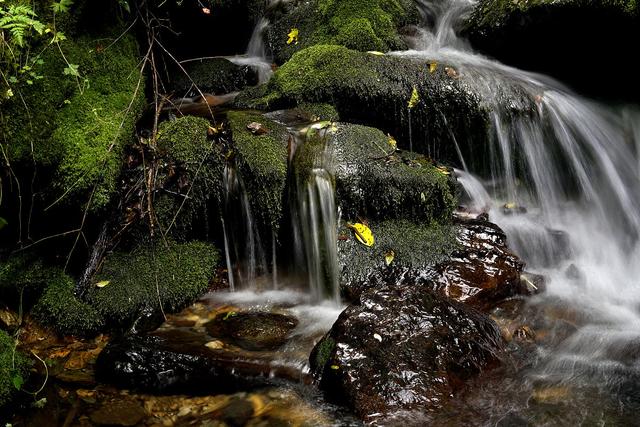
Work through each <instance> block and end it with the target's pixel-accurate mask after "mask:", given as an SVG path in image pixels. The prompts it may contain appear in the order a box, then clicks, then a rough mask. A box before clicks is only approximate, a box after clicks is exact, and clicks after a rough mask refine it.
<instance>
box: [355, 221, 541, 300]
mask: <svg viewBox="0 0 640 427" xmlns="http://www.w3.org/2000/svg"><path fill="white" fill-rule="evenodd" d="M453 232H454V240H455V244H454V245H449V246H443V247H447V248H450V249H449V250H450V253H449V254H448V256H446V257H444V259H440V260H438V261H437V264H436V263H434V262H431V260H430V259H429V258H428V256H427V254H423V251H421V250H420V249H419V246H414V248H413V249H414V250H415V252H414V255H415V257H414V258H408V259H406V260H405V261H404V262H400V261H399V262H396V261H395V260H394V262H393V263H392V264H391V265H389V266H387V265H385V263H384V260H383V258H381V259H380V261H379V263H378V264H377V265H374V266H370V267H369V268H370V270H369V273H368V275H366V276H365V279H357V280H351V281H348V282H346V283H343V293H344V294H345V295H346V296H347V297H349V299H350V300H351V301H356V300H357V298H358V297H359V295H360V294H361V293H362V292H364V291H365V290H367V289H371V288H378V287H381V286H384V285H397V286H403V285H407V284H418V285H420V286H424V287H426V288H428V289H431V290H433V291H435V292H437V293H439V294H440V295H442V296H445V297H447V298H450V299H452V300H455V301H458V302H464V303H465V304H469V305H472V306H475V307H477V308H482V309H487V308H489V307H491V306H493V305H495V304H496V303H497V302H499V301H501V300H503V299H505V298H508V297H510V296H513V295H518V294H525V295H528V294H531V293H532V291H531V290H529V289H528V288H524V287H523V284H522V280H521V272H522V268H523V263H522V261H521V260H520V259H519V258H518V257H517V256H516V255H514V254H513V253H511V252H510V251H509V249H508V247H507V241H506V235H505V234H504V232H503V231H502V230H501V229H500V228H499V227H498V226H497V225H495V224H492V223H490V222H487V221H482V220H458V221H457V226H456V227H455V229H454V231H453ZM409 236H410V235H409ZM405 237H406V236H403V238H405ZM343 245H344V243H343ZM347 260H348V258H347ZM357 264H359V263H356V265H357ZM345 268H355V267H351V266H350V264H349V263H346V265H345Z"/></svg>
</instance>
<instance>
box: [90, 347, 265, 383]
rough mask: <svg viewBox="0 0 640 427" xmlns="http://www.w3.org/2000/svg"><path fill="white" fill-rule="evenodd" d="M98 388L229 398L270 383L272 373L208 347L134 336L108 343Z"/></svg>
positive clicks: (99, 367) (98, 368)
mask: <svg viewBox="0 0 640 427" xmlns="http://www.w3.org/2000/svg"><path fill="white" fill-rule="evenodd" d="M95 372H96V379H97V380H98V382H102V383H107V384H112V385H114V386H116V387H120V388H126V389H134V390H141V391H147V392H152V393H180V392H188V393H190V394H198V393H203V392H206V393H215V392H218V393H230V392H234V391H239V390H246V389H251V388H253V387H256V386H263V385H266V384H268V383H269V379H268V375H269V372H270V367H269V366H268V363H265V362H262V363H260V362H259V361H255V362H242V361H235V360H234V357H232V356H230V355H227V356H226V357H225V355H218V354H216V353H214V352H212V351H211V350H209V349H207V348H206V347H205V346H204V345H200V346H197V347H193V346H191V347H190V346H188V345H186V344H185V343H184V342H181V341H180V340H170V339H166V338H163V337H160V336H150V335H147V336H138V335H131V336H127V337H123V338H121V339H118V340H115V341H112V342H110V343H109V344H108V345H107V347H106V348H105V349H104V350H103V351H102V353H100V356H99V357H98V360H97V362H96V371H95Z"/></svg>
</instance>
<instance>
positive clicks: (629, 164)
mask: <svg viewBox="0 0 640 427" xmlns="http://www.w3.org/2000/svg"><path fill="white" fill-rule="evenodd" d="M419 3H420V6H421V9H422V12H423V18H424V22H425V25H424V26H423V27H422V28H421V29H420V31H419V36H418V37H415V38H414V39H413V40H412V43H413V47H414V49H413V50H409V51H404V52H395V53H394V54H395V55H402V56H408V57H416V58H424V59H428V60H435V61H438V62H439V63H445V64H449V65H452V66H454V67H456V69H457V71H458V72H459V74H460V80H461V83H463V85H466V86H468V87H469V88H472V89H473V90H474V92H477V93H480V94H481V95H482V102H483V103H484V104H485V105H486V107H488V108H489V109H490V111H492V114H491V117H490V118H491V122H492V131H491V135H490V136H491V140H492V141H493V143H492V145H491V147H489V149H488V150H487V152H486V153H484V154H483V156H482V158H462V156H461V158H460V164H462V165H464V169H465V170H458V171H457V175H458V178H459V181H460V183H461V184H462V185H463V187H464V189H465V192H466V193H467V194H466V197H467V200H466V202H467V207H468V208H469V209H470V210H472V211H475V212H478V213H479V212H487V213H489V217H490V220H491V221H493V222H495V223H497V224H498V225H500V226H501V227H502V228H503V229H504V230H505V232H506V233H507V235H508V237H509V241H510V246H511V247H512V249H513V250H514V251H515V252H516V253H517V254H518V255H520V256H521V257H522V258H523V259H524V260H525V261H526V263H527V269H528V270H530V271H534V272H536V273H540V274H543V275H544V276H545V278H546V287H547V290H546V292H545V293H544V294H542V295H541V296H538V297H536V298H534V299H533V300H532V301H531V302H530V305H531V306H534V307H538V309H542V308H541V307H548V306H551V305H553V306H554V307H559V309H560V310H561V311H563V313H564V316H560V317H562V319H560V318H559V319H557V322H558V323H561V322H567V313H571V315H570V316H569V317H571V320H570V321H569V323H571V324H570V327H569V328H567V329H568V332H567V331H564V332H563V333H562V334H560V333H558V337H557V339H555V340H552V344H550V345H538V348H537V357H538V359H537V362H536V363H534V365H533V366H530V367H529V368H528V369H526V370H525V371H524V374H522V376H521V378H520V379H521V383H520V384H518V385H513V386H512V387H511V388H507V389H509V390H510V391H511V392H513V391H514V390H515V389H519V390H521V389H523V388H534V387H536V385H537V384H539V383H540V382H543V383H545V384H555V385H556V386H562V387H566V388H568V389H569V390H570V391H569V393H568V395H567V396H566V399H567V400H568V401H570V400H575V401H580V402H582V403H581V404H580V405H582V406H587V405H593V404H594V403H596V402H598V403H599V405H596V406H595V407H590V408H587V407H584V408H582V409H576V408H572V409H570V410H569V411H567V413H566V414H558V418H556V419H555V420H554V421H552V423H555V422H559V423H560V424H566V423H569V424H568V425H576V424H577V423H582V422H584V423H587V424H588V423H590V422H596V421H597V422H603V423H606V422H610V421H611V419H608V418H607V417H608V416H610V413H609V412H615V413H616V414H618V415H620V414H621V413H622V414H623V415H625V416H628V415H629V414H633V412H634V411H635V410H637V405H638V396H639V394H638V390H637V387H635V386H634V385H633V384H636V383H637V380H638V377H639V374H640V361H639V360H638V359H637V355H638V354H639V353H638V352H639V350H640V244H639V237H640V156H639V155H638V152H639V151H640V133H639V131H638V128H639V127H640V113H639V112H638V111H637V110H634V109H632V108H608V107H606V106H604V105H599V104H597V103H595V102H592V101H590V100H587V99H584V98H581V97H580V96H578V95H575V94H573V93H571V91H570V90H569V89H567V88H565V87H564V86H563V85H561V84H560V83H558V82H556V81H553V80H552V79H550V78H548V77H544V76H540V75H536V74H533V73H528V72H524V71H520V70H517V69H514V68H511V67H508V66H505V65H502V64H500V63H498V62H495V61H492V60H490V59H487V58H485V57H483V56H481V55H478V54H476V53H474V52H472V51H471V49H470V47H469V44H468V43H467V42H466V41H465V40H462V39H460V38H459V37H458V36H457V35H456V31H455V28H456V26H457V25H458V24H459V23H461V22H462V20H463V19H464V17H465V15H466V14H468V13H469V12H470V11H471V7H472V6H473V3H472V2H470V1H468V0H447V1H445V2H432V1H427V0H422V1H420V2H419ZM527 105H531V106H532V107H533V108H531V107H527ZM514 106H515V108H516V109H517V108H524V109H525V110H527V111H528V113H527V114H513V113H512V111H513V109H514ZM630 390H631V391H630ZM505 394H509V393H505ZM514 395H517V393H513V394H512V396H511V397H508V398H505V399H506V400H507V401H508V403H507V402H503V404H502V405H497V407H493V408H491V409H490V412H492V413H491V414H490V415H489V419H490V420H491V421H492V422H498V421H499V420H501V419H504V417H507V416H508V415H509V413H510V412H511V411H512V410H515V411H518V410H521V411H526V408H527V407H528V406H529V403H528V402H527V401H526V399H523V400H522V401H521V402H520V403H519V404H518V403H516V402H514V401H515V400H517V399H516V398H515V397H513V396H514ZM586 396H591V398H593V399H595V400H593V401H589V403H585V402H586V400H588V398H587V397H586ZM593 396H597V398H594V397H593ZM603 396H604V397H603ZM630 396H631V397H630ZM585 399H586V400H585ZM603 399H604V401H603ZM609 401H610V406H611V407H612V408H615V409H612V410H611V411H609V412H607V409H603V408H606V407H607V402H609ZM494 404H495V402H494ZM572 411H573V412H576V413H575V414H574V413H573V412H572ZM594 414H595V415H594ZM563 417H566V418H563ZM572 417H573V418H572ZM593 417H596V418H593ZM617 420H618V422H620V420H619V419H617ZM625 420H626V418H625ZM538 421H540V420H538ZM547 421H548V420H546V421H540V422H542V423H545V422H547ZM613 422H614V423H615V422H616V421H615V420H614V421H613Z"/></svg>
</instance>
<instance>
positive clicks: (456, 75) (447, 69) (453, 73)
mask: <svg viewBox="0 0 640 427" xmlns="http://www.w3.org/2000/svg"><path fill="white" fill-rule="evenodd" d="M444 71H445V72H446V73H447V76H449V77H451V78H452V79H458V78H460V74H459V73H458V72H457V71H456V70H455V68H451V67H444Z"/></svg>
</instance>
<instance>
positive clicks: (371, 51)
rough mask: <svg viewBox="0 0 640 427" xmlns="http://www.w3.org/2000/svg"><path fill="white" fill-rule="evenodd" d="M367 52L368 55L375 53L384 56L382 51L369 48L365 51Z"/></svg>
mask: <svg viewBox="0 0 640 427" xmlns="http://www.w3.org/2000/svg"><path fill="white" fill-rule="evenodd" d="M367 53H368V54H370V55H375V56H384V53H383V52H378V51H377V50H369V51H367Z"/></svg>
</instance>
